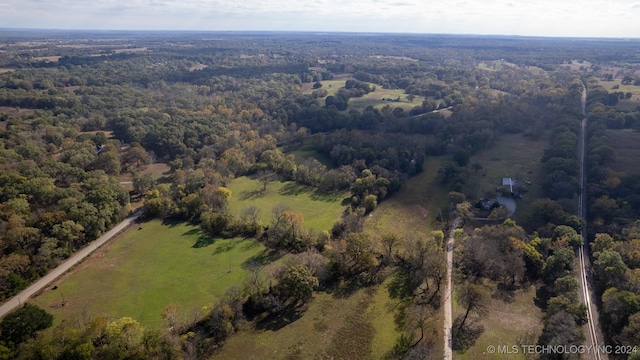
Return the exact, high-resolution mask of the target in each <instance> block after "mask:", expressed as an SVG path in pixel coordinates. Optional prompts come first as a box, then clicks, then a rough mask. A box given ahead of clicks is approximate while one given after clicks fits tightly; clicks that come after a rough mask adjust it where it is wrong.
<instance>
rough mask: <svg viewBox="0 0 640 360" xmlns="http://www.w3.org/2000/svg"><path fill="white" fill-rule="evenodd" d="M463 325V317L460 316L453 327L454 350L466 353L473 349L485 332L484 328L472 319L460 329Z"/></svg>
mask: <svg viewBox="0 0 640 360" xmlns="http://www.w3.org/2000/svg"><path fill="white" fill-rule="evenodd" d="M461 323H462V316H458V317H457V318H456V319H455V320H454V321H453V326H452V331H451V333H452V344H451V345H452V346H451V347H452V348H453V350H455V351H457V352H460V353H464V352H465V351H467V350H468V349H469V348H471V347H472V346H473V345H474V344H475V343H476V340H478V338H479V337H480V335H482V333H483V332H484V326H482V325H480V324H476V323H475V322H474V321H472V320H471V319H467V321H466V324H464V326H462V328H461V327H460V324H461Z"/></svg>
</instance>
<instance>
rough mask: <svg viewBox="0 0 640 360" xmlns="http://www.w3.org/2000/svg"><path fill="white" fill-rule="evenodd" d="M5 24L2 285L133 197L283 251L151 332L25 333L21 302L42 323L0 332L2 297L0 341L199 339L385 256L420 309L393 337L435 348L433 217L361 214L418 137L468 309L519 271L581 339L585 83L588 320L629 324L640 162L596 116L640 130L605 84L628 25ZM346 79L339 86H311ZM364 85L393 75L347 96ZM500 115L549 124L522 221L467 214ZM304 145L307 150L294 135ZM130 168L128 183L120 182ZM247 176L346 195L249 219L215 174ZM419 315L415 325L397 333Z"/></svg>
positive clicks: (521, 124) (96, 327)
mask: <svg viewBox="0 0 640 360" xmlns="http://www.w3.org/2000/svg"><path fill="white" fill-rule="evenodd" d="M0 36H1V37H0V43H1V44H0V70H1V71H2V72H1V73H0V299H7V298H9V297H11V296H13V295H15V294H17V293H18V292H19V291H20V290H22V289H24V288H25V287H26V286H28V285H29V284H30V283H32V282H33V281H35V280H36V279H38V278H39V277H41V276H43V275H44V274H46V273H47V272H48V271H49V270H51V269H52V268H54V267H55V266H56V265H57V264H59V263H60V262H61V261H63V260H64V259H66V258H68V257H69V256H70V255H71V254H73V253H74V252H75V251H77V250H78V249H81V248H82V247H84V246H85V245H86V244H87V243H89V242H90V241H92V240H94V239H96V238H97V237H99V236H100V235H101V234H103V233H104V232H105V231H107V230H108V229H110V228H111V227H112V226H113V225H114V224H116V223H118V222H119V221H120V220H122V219H124V218H125V217H126V216H128V215H129V214H130V213H131V212H132V209H133V208H138V207H139V206H141V204H144V213H145V216H146V217H148V218H152V217H157V218H164V219H168V218H170V219H176V220H181V221H189V222H192V223H194V224H199V226H200V227H201V229H202V230H203V231H204V232H206V233H208V234H210V235H212V236H219V237H226V238H231V237H235V236H244V237H255V238H257V239H259V241H260V242H262V243H264V244H265V245H266V246H267V247H269V248H270V249H272V250H273V251H274V252H286V253H290V254H294V255H295V256H296V261H295V262H294V263H293V264H291V265H290V266H288V267H287V268H286V269H285V270H283V271H282V272H281V273H280V274H278V275H277V279H276V282H275V283H274V284H273V285H266V282H264V281H262V282H255V283H254V284H253V286H247V288H246V289H244V291H243V292H242V294H236V295H235V296H228V297H226V298H225V299H224V300H223V301H221V302H219V304H218V305H217V306H216V307H215V308H214V309H213V310H211V312H210V313H209V314H208V315H207V316H206V317H204V318H202V319H199V320H198V321H197V322H195V323H192V324H175V326H173V325H172V327H171V329H172V330H171V331H167V332H166V333H156V332H153V331H146V330H144V329H143V328H142V327H141V326H140V325H139V324H137V322H136V321H135V319H130V318H122V319H100V318H97V319H93V320H92V321H91V322H90V323H88V324H84V325H82V326H79V327H74V326H71V325H69V324H67V325H66V327H61V328H60V329H58V330H59V331H57V332H56V334H51V333H47V334H46V335H38V336H35V335H34V333H35V331H37V330H39V329H41V328H44V327H47V326H49V325H50V323H51V320H50V319H49V318H48V317H47V316H46V314H42V313H40V312H39V309H32V308H30V307H25V308H23V309H21V310H19V311H23V312H24V315H23V317H22V319H33V322H34V323H37V326H33V327H31V328H29V329H25V330H24V331H21V332H18V331H12V330H10V329H12V328H17V327H20V326H21V325H15V326H14V325H11V324H14V323H9V322H7V325H2V324H5V322H6V321H7V319H8V320H11V321H14V322H15V321H18V322H19V321H20V319H19V318H18V319H16V317H14V318H11V319H9V317H7V318H5V320H3V322H2V323H1V324H0V334H1V335H2V340H1V341H0V356H4V355H5V354H6V356H7V357H10V356H17V357H22V358H122V357H131V358H175V357H185V358H199V357H202V356H210V355H211V354H214V353H215V352H216V350H217V349H219V347H221V346H222V344H223V343H224V342H225V339H226V338H227V337H228V336H231V334H232V333H234V332H235V331H241V328H242V324H243V323H244V322H246V321H247V320H251V319H253V318H254V317H256V316H257V315H258V314H262V313H265V312H266V313H270V314H276V315H277V314H279V313H282V312H284V311H286V309H288V308H290V307H296V306H299V305H300V304H303V303H305V302H307V301H309V299H310V298H311V297H312V295H313V292H314V291H329V290H331V289H335V288H336V287H337V286H339V284H343V283H345V282H349V283H351V284H352V285H353V286H355V287H363V286H368V284H374V283H380V282H382V281H383V280H384V279H386V278H387V277H389V276H392V275H390V274H394V275H393V276H394V279H395V280H394V281H395V284H396V288H395V295H396V296H398V297H403V298H406V299H409V300H408V305H407V306H406V309H405V316H407V317H409V318H412V317H413V318H415V317H416V316H417V318H418V319H420V320H419V321H417V320H416V321H413V322H412V323H411V324H412V325H410V326H409V327H411V329H409V330H407V334H408V335H407V336H405V337H404V338H403V339H402V341H400V342H399V344H398V346H397V352H396V353H395V354H393V357H394V358H402V357H404V356H408V357H409V358H425V357H427V356H431V357H433V358H437V355H435V353H434V350H433V349H432V344H433V342H435V341H436V340H437V339H433V338H430V337H429V335H428V331H426V330H425V329H427V328H428V327H429V326H432V325H429V324H431V323H429V321H427V320H428V319H429V318H432V317H433V316H434V315H433V314H435V313H437V312H438V311H439V309H440V305H441V300H442V299H441V296H442V294H441V284H442V281H443V276H444V275H443V274H444V269H445V267H446V264H445V263H444V256H443V255H442V254H443V253H442V251H443V238H444V233H443V232H442V231H440V230H446V226H447V222H446V220H445V219H443V217H442V216H441V219H440V222H439V223H437V224H434V229H435V230H436V231H434V232H433V233H432V234H430V235H429V236H426V237H424V238H420V239H409V238H407V239H404V238H402V237H401V236H399V235H397V234H393V233H388V234H385V235H384V236H382V237H381V238H380V239H377V238H374V237H372V236H370V234H368V233H367V232H366V231H364V230H365V226H366V219H367V216H368V215H369V214H371V213H372V212H374V211H375V209H376V207H377V206H378V204H380V203H381V202H383V201H385V200H386V199H389V198H390V197H392V196H393V195H394V193H396V192H398V191H400V190H401V189H403V187H404V186H406V183H407V180H408V179H410V178H411V177H413V176H415V175H417V174H420V173H422V172H424V171H425V167H424V164H425V162H426V161H427V160H428V159H430V158H437V159H439V161H440V167H439V168H438V169H437V170H435V171H437V179H438V183H439V186H440V187H441V191H442V192H445V193H449V194H450V197H451V200H452V204H453V205H452V208H454V209H456V208H457V211H453V212H451V217H454V216H462V217H464V218H465V219H467V220H469V222H468V223H467V234H465V235H464V236H462V235H461V236H460V240H461V243H460V249H461V250H460V251H459V252H458V253H457V254H456V265H457V266H458V268H459V269H458V276H459V277H460V278H461V279H462V280H461V281H462V283H463V288H464V289H465V290H464V294H465V296H466V297H464V299H466V302H465V301H463V304H464V307H466V309H467V315H469V314H472V315H473V314H476V315H478V316H481V314H482V302H481V301H480V300H479V299H482V298H483V297H486V296H488V295H487V294H485V293H484V292H483V290H482V289H481V288H480V286H479V284H482V283H483V282H484V281H492V282H496V283H499V284H502V285H504V286H505V287H507V288H513V287H517V286H518V284H525V283H527V284H531V283H533V284H537V286H538V287H539V288H540V298H539V299H538V301H539V303H540V307H541V308H542V309H543V310H544V311H545V321H544V329H543V331H542V333H541V334H540V336H539V339H538V340H537V341H538V342H539V343H540V344H566V343H575V342H576V341H581V338H582V334H581V330H580V325H582V324H584V323H585V322H586V313H585V309H584V308H583V306H582V305H579V304H578V303H577V282H576V280H575V276H574V275H573V274H574V273H573V272H572V271H574V270H575V269H573V266H574V264H575V258H576V255H575V251H576V250H577V249H578V247H579V246H580V245H581V244H582V242H583V239H582V237H581V236H580V235H579V234H580V231H581V230H582V228H583V226H584V225H585V224H584V222H583V221H582V219H581V218H579V217H578V216H576V212H575V211H576V204H575V201H574V199H575V196H576V195H577V194H578V193H580V192H581V191H582V190H583V189H582V186H581V184H580V183H579V180H578V175H579V155H578V153H577V149H578V137H579V131H580V120H581V119H582V114H581V112H580V108H579V104H580V96H581V94H582V89H583V84H586V87H587V89H588V92H589V98H588V109H587V111H588V114H589V130H588V136H589V141H588V155H587V159H588V176H589V190H588V199H589V201H590V203H589V209H590V211H589V218H588V223H587V226H588V239H584V241H588V242H590V243H591V250H592V252H591V254H592V256H593V260H594V276H595V281H596V284H597V291H598V293H599V294H602V304H601V308H602V311H601V317H602V321H601V323H602V324H603V330H604V332H605V334H606V336H607V338H608V340H609V341H610V342H611V343H612V344H614V343H615V344H624V345H639V344H640V338H638V334H639V333H640V331H639V330H638V329H640V306H639V305H638V304H639V303H640V300H639V299H640V285H639V284H640V282H639V280H638V279H640V278H639V277H638V276H640V273H639V272H638V269H640V262H638V261H637V254H636V250H635V249H636V247H638V246H640V240H638V235H640V230H638V229H640V225H639V224H638V222H637V221H638V217H639V216H640V193H639V191H640V188H638V185H637V183H638V182H637V181H636V180H638V179H637V177H638V176H640V175H639V174H623V173H619V172H615V171H614V170H612V169H611V168H609V167H608V166H609V164H610V163H612V162H613V161H614V160H615V154H614V151H613V150H612V148H611V146H610V145H609V142H610V141H611V139H608V138H607V135H606V130H607V129H635V130H637V129H640V107H636V108H635V109H627V110H620V109H618V108H615V105H616V104H618V102H619V101H623V100H624V99H629V98H631V97H632V96H633V95H632V94H631V93H630V92H626V93H625V92H624V91H621V92H608V91H607V90H605V89H604V88H603V87H602V86H599V85H598V84H599V83H598V80H601V79H603V78H605V79H606V78H607V76H611V77H614V76H617V77H620V76H623V77H624V79H623V82H624V83H625V84H628V85H629V86H634V84H635V86H640V71H638V70H640V63H639V60H638V51H639V50H638V48H639V44H638V43H636V42H632V43H629V42H619V41H617V40H597V39H590V40H575V39H574V40H571V41H569V40H566V39H545V38H510V37H482V36H479V37H462V36H444V35H442V36H436V35H431V36H426V35H425V36H420V35H376V36H359V35H353V34H332V35H326V34H325V35H320V34H297V33H286V34H272V33H240V34H227V33H154V32H150V33H146V32H133V33H127V32H110V33H101V32H96V33H89V34H84V33H74V32H46V33H38V32H28V31H4V32H3V33H1V34H0ZM576 64H578V65H577V66H576ZM606 66H616V67H617V68H618V69H620V70H619V71H620V72H621V73H620V74H610V73H608V72H607V71H605V69H606ZM341 79H344V86H343V87H340V88H339V89H335V88H329V87H328V86H324V85H323V83H324V84H326V83H327V82H329V81H336V80H341ZM378 90H385V91H386V90H388V91H391V90H394V91H397V92H396V93H397V94H401V95H398V97H397V98H395V97H394V98H388V99H387V98H383V99H382V101H377V103H372V104H370V105H367V106H364V107H362V108H356V107H354V106H353V105H352V104H353V103H354V102H353V101H354V100H358V99H363V98H366V96H367V95H370V94H375V93H376V91H378ZM396 93H394V94H396ZM414 99H419V100H420V101H415V102H414ZM376 100H380V99H376ZM408 104H411V105H408ZM401 105H402V106H401ZM513 134H519V135H522V136H524V137H526V138H528V139H533V140H536V141H547V140H548V144H547V145H546V149H545V151H544V155H543V157H542V158H541V160H540V161H541V163H542V164H543V170H544V176H545V178H544V179H543V184H542V188H543V189H544V196H543V197H541V198H539V199H535V201H533V203H532V205H531V212H530V213H529V214H527V216H522V217H520V218H519V219H518V224H516V223H515V222H514V221H513V220H506V221H505V222H504V223H500V224H495V225H491V226H486V227H481V226H477V229H475V230H474V229H472V228H468V226H469V225H468V224H470V223H471V218H472V217H473V216H471V215H470V214H469V209H470V206H469V205H470V204H469V202H475V201H477V200H478V199H479V198H480V197H482V196H484V194H478V193H473V192H472V191H469V188H468V187H467V183H468V181H469V179H470V177H471V176H472V175H473V173H475V172H478V171H479V170H480V171H481V170H482V169H481V167H480V166H479V165H476V164H474V163H473V161H472V159H473V158H474V156H476V155H477V154H479V153H481V152H482V151H483V150H486V149H490V148H491V147H492V146H494V145H495V144H496V143H497V142H499V141H500V139H501V137H503V136H506V135H513ZM303 147H304V148H305V149H307V150H310V151H313V152H314V153H315V154H316V155H317V158H318V159H314V158H306V159H303V158H299V157H296V156H295V155H294V154H293V151H294V150H296V149H300V148H303ZM322 159H325V160H326V161H324V162H323V161H320V160H322ZM152 163H163V164H167V165H168V167H169V168H170V171H169V174H168V175H167V176H166V177H165V178H164V179H163V180H162V181H158V179H156V178H153V177H152V176H150V175H148V174H143V173H142V172H141V171H142V170H144V169H145V167H146V166H148V165H150V164H152ZM429 171H434V170H432V169H431V170H429ZM125 175H126V176H130V177H131V179H132V187H133V190H125V188H124V187H123V186H122V184H121V182H122V179H121V177H122V176H125ZM245 175H249V176H252V177H254V178H257V179H260V180H261V181H264V186H265V188H266V186H267V183H268V182H269V181H272V180H274V179H280V180H289V181H294V182H296V183H299V184H302V185H305V186H310V187H313V188H316V189H318V191H321V192H324V193H338V192H348V193H349V194H350V195H349V200H350V201H349V204H348V205H346V206H345V209H344V212H343V214H342V216H341V219H340V220H339V221H337V222H336V223H335V224H334V225H333V227H332V228H327V229H324V231H312V230H310V229H307V228H306V227H305V225H304V221H303V219H302V217H301V215H300V214H298V213H296V212H295V211H293V210H292V209H291V208H288V207H286V206H275V207H274V208H273V216H272V219H273V221H272V222H271V223H268V224H266V223H261V222H259V221H257V220H256V219H257V218H256V209H252V208H247V209H245V210H244V211H243V216H237V215H233V214H232V213H231V212H229V211H228V204H229V199H230V198H231V197H232V196H234V194H232V193H231V191H230V190H229V188H228V187H229V185H230V183H231V182H232V181H233V180H234V179H235V178H238V177H240V176H245ZM141 199H142V200H141ZM134 200H135V201H134ZM446 213H447V209H445V214H446ZM445 216H446V215H445ZM478 244H480V245H478ZM489 259H492V260H491V261H489ZM474 301H475V302H474ZM416 314H418V315H416ZM414 320H415V319H414ZM23 321H27V320H23ZM29 321H31V320H29ZM47 323H48V325H47ZM454 327H456V328H457V329H458V330H459V331H457V334H458V335H459V336H458V338H457V339H458V340H457V341H458V342H457V345H458V346H460V348H464V347H465V346H468V345H469V338H468V337H469V336H470V337H472V336H471V335H469V334H471V333H472V332H473V331H472V330H473V326H472V321H471V320H468V317H467V316H465V317H464V318H463V319H458V320H457V323H456V324H454ZM416 329H420V330H421V331H420V332H421V334H422V336H421V337H420V338H419V339H418V340H416V339H415V338H414V337H413V336H412V335H411V334H415V332H416ZM61 334H63V335H64V336H63V335H61ZM467 335H468V336H467ZM59 337H63V338H64V341H62V340H60V341H58V340H59V339H56V338H59ZM21 344H22V345H21Z"/></svg>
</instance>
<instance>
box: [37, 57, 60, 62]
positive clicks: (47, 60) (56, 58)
mask: <svg viewBox="0 0 640 360" xmlns="http://www.w3.org/2000/svg"><path fill="white" fill-rule="evenodd" d="M61 57H62V56H59V55H53V56H36V57H34V58H33V60H35V61H46V62H58V60H60V58H61Z"/></svg>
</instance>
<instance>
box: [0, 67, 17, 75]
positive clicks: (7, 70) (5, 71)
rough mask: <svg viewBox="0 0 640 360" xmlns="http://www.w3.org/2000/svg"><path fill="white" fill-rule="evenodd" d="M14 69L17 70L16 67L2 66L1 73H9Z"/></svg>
mask: <svg viewBox="0 0 640 360" xmlns="http://www.w3.org/2000/svg"><path fill="white" fill-rule="evenodd" d="M12 71H16V69H10V68H0V74H4V73H9V72H12Z"/></svg>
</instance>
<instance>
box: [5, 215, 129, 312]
mask: <svg viewBox="0 0 640 360" xmlns="http://www.w3.org/2000/svg"><path fill="white" fill-rule="evenodd" d="M141 214H142V212H141V211H137V212H136V213H135V214H133V215H131V216H129V217H128V218H127V219H125V220H123V221H122V222H120V223H119V224H117V225H116V226H114V227H113V228H112V229H111V230H109V231H107V232H106V233H104V234H103V235H102V236H100V237H99V238H98V239H96V240H94V241H92V242H90V243H88V244H87V246H85V247H84V248H82V249H81V250H80V251H78V252H77V253H75V254H73V256H71V257H70V258H68V259H67V260H65V261H64V262H63V263H62V264H60V265H58V267H56V268H55V269H53V270H51V271H50V272H49V273H48V274H47V275H45V276H43V277H41V278H40V279H38V281H36V282H35V283H33V284H31V286H29V287H28V288H26V289H24V290H22V291H21V292H20V293H19V294H18V295H16V296H14V297H12V298H11V299H9V300H7V301H6V302H5V303H3V304H2V305H0V317H3V316H5V315H6V314H7V313H9V312H10V311H11V310H13V309H15V308H16V307H18V306H20V304H23V303H24V302H26V301H27V300H28V299H29V298H30V297H31V296H33V295H34V294H35V293H37V292H38V291H40V290H42V289H43V288H45V287H46V286H47V285H49V284H51V283H52V282H53V281H54V280H55V279H57V278H58V277H60V276H61V275H62V274H64V273H65V272H67V270H69V269H71V267H73V266H74V265H76V264H78V263H79V262H80V261H82V259H84V258H86V257H87V256H89V254H91V253H92V252H94V251H96V250H97V249H98V248H99V247H101V246H102V245H104V244H105V243H106V242H107V241H109V240H111V238H113V237H114V236H116V235H117V234H118V233H120V232H121V231H122V230H124V229H125V228H127V227H128V226H129V225H131V224H132V223H133V222H134V221H136V220H137V219H138V218H139V217H140V215H141Z"/></svg>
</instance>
